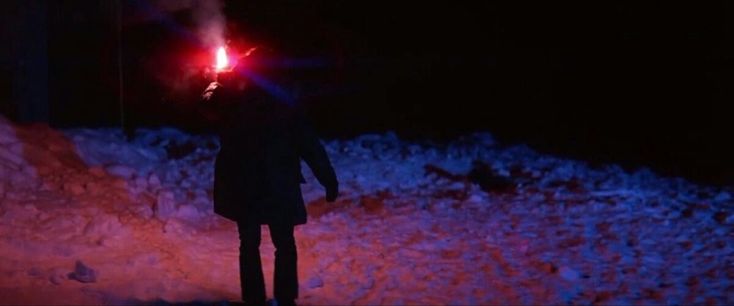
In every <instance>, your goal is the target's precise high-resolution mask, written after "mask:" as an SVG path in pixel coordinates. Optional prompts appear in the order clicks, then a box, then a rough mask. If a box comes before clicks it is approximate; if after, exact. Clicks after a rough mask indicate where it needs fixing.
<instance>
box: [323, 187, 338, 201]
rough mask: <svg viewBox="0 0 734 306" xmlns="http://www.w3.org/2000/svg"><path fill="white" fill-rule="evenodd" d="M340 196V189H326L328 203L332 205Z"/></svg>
mask: <svg viewBox="0 0 734 306" xmlns="http://www.w3.org/2000/svg"><path fill="white" fill-rule="evenodd" d="M337 196H339V188H338V187H336V186H334V187H332V188H326V202H329V203H332V202H334V201H336V197H337Z"/></svg>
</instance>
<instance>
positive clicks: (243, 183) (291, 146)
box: [214, 92, 338, 224]
mask: <svg viewBox="0 0 734 306" xmlns="http://www.w3.org/2000/svg"><path fill="white" fill-rule="evenodd" d="M230 99H232V100H233V103H232V104H231V105H232V106H230V107H228V108H227V109H226V111H225V113H224V114H223V116H221V118H220V120H222V121H221V123H222V124H221V127H220V133H219V134H220V142H221V149H220V151H219V153H218V155H217V159H216V162H215V170H214V211H215V212H216V213H217V214H219V215H221V216H223V217H225V218H228V219H231V220H233V221H238V222H257V223H259V224H270V223H271V222H274V221H278V222H290V223H293V224H304V223H306V219H307V218H306V207H305V205H304V202H303V196H302V195H301V189H300V184H301V183H303V182H305V181H304V180H303V176H302V174H301V159H303V160H304V161H305V162H306V164H307V165H308V166H309V168H311V170H312V171H313V173H314V175H315V176H316V178H317V179H318V181H319V183H321V185H323V186H324V187H325V188H326V189H327V190H336V189H337V188H338V183H337V180H336V175H335V173H334V169H333V168H332V166H331V163H330V162H329V158H328V157H327V155H326V152H325V151H324V148H323V146H322V145H321V143H320V142H319V139H318V138H317V136H316V134H315V133H314V131H313V130H312V129H311V127H310V126H309V125H308V124H307V123H306V120H305V119H304V116H303V115H302V114H301V113H300V112H298V111H296V110H295V109H294V108H293V107H291V106H288V105H286V104H284V103H280V102H278V101H276V100H275V99H274V98H272V97H270V96H269V95H267V94H263V93H258V92H255V93H249V94H242V95H239V96H237V95H235V96H234V97H233V98H230Z"/></svg>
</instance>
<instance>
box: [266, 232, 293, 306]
mask: <svg viewBox="0 0 734 306" xmlns="http://www.w3.org/2000/svg"><path fill="white" fill-rule="evenodd" d="M270 238H271V239H272V240H273V245H274V246H275V276H274V282H275V285H274V286H273V294H274V295H275V299H276V300H278V304H279V305H289V304H292V303H293V302H294V301H295V299H296V298H297V297H298V267H297V262H298V255H297V252H296V239H295V238H294V237H293V224H283V223H275V224H270Z"/></svg>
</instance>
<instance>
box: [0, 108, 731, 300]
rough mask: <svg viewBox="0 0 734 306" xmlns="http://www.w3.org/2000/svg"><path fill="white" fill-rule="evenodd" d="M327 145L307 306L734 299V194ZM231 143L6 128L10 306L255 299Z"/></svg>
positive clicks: (0, 182)
mask: <svg viewBox="0 0 734 306" xmlns="http://www.w3.org/2000/svg"><path fill="white" fill-rule="evenodd" d="M325 144H326V148H327V151H328V153H329V155H330V157H331V159H332V162H333V164H334V167H335V169H336V171H337V175H338V177H339V179H340V183H341V184H340V187H341V197H340V198H339V200H338V201H337V202H336V203H325V202H324V201H323V189H322V188H321V187H320V186H319V185H318V184H317V183H316V181H315V179H314V178H313V176H312V174H311V173H310V171H309V170H308V168H307V167H304V174H305V175H306V179H307V182H308V183H307V184H305V185H303V187H302V188H303V192H304V196H305V198H306V201H307V203H308V204H307V207H308V210H309V223H308V224H306V225H304V226H299V227H297V230H296V240H297V243H298V250H299V278H300V284H301V291H300V298H299V300H298V303H299V304H302V305H312V304H313V305H324V304H329V305H334V304H365V305H366V304H370V305H372V304H401V305H402V304H472V305H474V304H567V303H572V304H610V305H611V304H615V305H619V304H731V303H734V281H733V280H734V239H733V238H734V234H733V231H732V229H733V225H734V217H732V210H734V205H732V202H734V199H733V198H732V195H731V194H730V191H729V192H728V191H726V190H723V189H718V188H714V187H707V186H700V185H695V184H692V183H689V182H686V181H685V180H683V179H668V178H661V177H658V176H656V175H655V174H654V173H652V172H650V171H646V170H641V171H638V172H635V173H627V172H625V171H623V170H622V169H621V168H619V167H617V166H614V165H609V166H606V167H603V168H597V169H593V168H591V167H589V166H587V165H586V164H584V163H582V162H578V161H572V160H564V159H559V158H554V157H552V156H546V155H541V154H538V153H535V152H533V151H532V150H530V149H529V148H525V147H508V148H506V147H501V146H498V145H496V144H495V143H494V142H493V140H492V138H491V136H490V135H487V134H475V135H471V136H467V137H464V138H462V139H458V140H456V141H455V142H453V143H452V144H450V145H428V144H419V143H410V142H406V141H401V140H399V139H398V138H397V137H395V136H394V135H392V134H385V135H365V136H362V137H358V138H356V139H353V140H348V141H327V142H326V143H325ZM217 147H218V145H217V140H216V138H215V137H211V136H201V135H187V134H185V133H182V132H180V131H177V130H175V129H161V130H149V131H141V132H140V133H139V134H138V136H137V137H136V138H135V139H134V140H133V141H131V142H126V141H125V140H124V138H123V136H122V133H121V132H120V131H119V130H115V129H96V130H90V129H74V130H66V131H56V130H52V129H50V128H48V127H44V126H24V127H19V126H15V125H13V124H11V123H10V122H9V121H7V120H5V119H3V118H0V201H1V202H0V303H3V304H67V305H68V304H136V303H151V302H156V301H158V302H161V301H166V302H172V303H173V302H192V301H199V302H212V303H215V302H216V303H223V302H224V301H235V300H239V274H238V268H237V265H238V262H237V256H238V245H239V241H238V238H237V231H236V225H235V224H234V223H232V222H230V221H227V220H226V219H224V218H221V217H218V216H216V215H214V214H213V213H212V205H211V186H212V171H213V167H212V166H213V160H214V156H215V154H216V151H217ZM482 165H484V167H483V166H482ZM482 169H483V170H482ZM472 170H474V171H472ZM470 173H471V175H467V174H470ZM474 182H481V183H483V184H484V187H485V188H484V189H483V188H481V187H480V186H479V185H477V184H475V183H474ZM513 185H514V186H515V187H512V186H513ZM263 236H264V237H263V245H262V247H261V250H262V254H263V265H264V270H265V274H266V281H267V286H268V292H269V296H272V294H270V292H271V291H272V287H271V284H272V271H273V246H272V244H271V243H270V239H269V234H268V232H267V227H264V231H263Z"/></svg>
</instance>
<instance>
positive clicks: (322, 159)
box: [295, 114, 339, 190]
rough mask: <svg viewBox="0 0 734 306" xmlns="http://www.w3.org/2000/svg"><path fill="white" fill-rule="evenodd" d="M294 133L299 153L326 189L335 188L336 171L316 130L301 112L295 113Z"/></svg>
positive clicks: (336, 184)
mask: <svg viewBox="0 0 734 306" xmlns="http://www.w3.org/2000/svg"><path fill="white" fill-rule="evenodd" d="M295 121H296V123H297V124H296V133H297V135H298V144H299V155H300V157H301V158H302V159H303V160H304V161H305V162H306V164H307V165H308V167H309V168H311V171H312V172H313V173H314V175H315V176H316V179H317V180H318V181H319V183H320V184H321V185H322V186H324V188H326V189H327V190H337V188H338V186H339V183H338V182H337V179H336V173H335V172H334V168H333V167H332V166H331V162H330V161H329V157H328V156H327V155H326V151H325V150H324V146H323V145H321V142H320V141H319V138H318V136H316V132H315V131H314V130H313V129H312V128H311V126H310V125H309V124H308V122H307V121H306V119H305V117H304V116H303V115H302V114H296V120H295Z"/></svg>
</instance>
